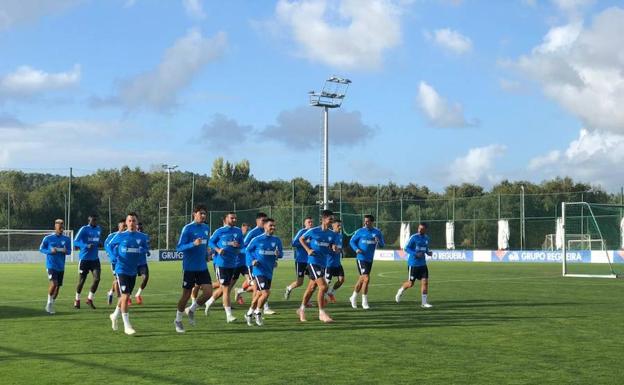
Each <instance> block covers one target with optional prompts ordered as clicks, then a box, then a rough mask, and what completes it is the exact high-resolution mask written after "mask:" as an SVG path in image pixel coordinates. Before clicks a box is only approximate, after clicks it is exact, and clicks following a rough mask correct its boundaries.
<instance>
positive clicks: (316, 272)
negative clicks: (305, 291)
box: [308, 263, 325, 280]
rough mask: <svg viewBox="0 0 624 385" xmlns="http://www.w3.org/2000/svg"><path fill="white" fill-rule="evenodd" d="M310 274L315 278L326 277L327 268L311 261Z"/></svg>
mask: <svg viewBox="0 0 624 385" xmlns="http://www.w3.org/2000/svg"><path fill="white" fill-rule="evenodd" d="M308 275H309V276H310V279H313V280H317V279H319V278H323V277H325V268H324V267H323V266H321V265H316V264H313V263H310V264H308Z"/></svg>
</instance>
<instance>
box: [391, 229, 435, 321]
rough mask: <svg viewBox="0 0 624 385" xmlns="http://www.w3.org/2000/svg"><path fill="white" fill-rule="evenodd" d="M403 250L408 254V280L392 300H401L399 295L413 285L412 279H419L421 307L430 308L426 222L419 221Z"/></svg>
mask: <svg viewBox="0 0 624 385" xmlns="http://www.w3.org/2000/svg"><path fill="white" fill-rule="evenodd" d="M405 252H406V253H407V254H408V255H409V258H408V259H407V270H408V280H407V281H405V282H404V283H403V285H401V287H400V288H399V290H398V291H397V293H396V295H395V296H394V300H395V301H396V302H397V303H399V302H401V296H402V295H403V292H404V291H405V290H407V289H409V288H410V287H412V286H414V281H415V280H419V281H420V293H421V299H422V301H421V305H420V306H421V307H423V308H426V309H428V308H430V307H433V305H431V304H430V303H429V302H427V293H428V292H429V269H428V268H427V260H426V258H427V255H429V256H431V255H433V253H432V252H431V250H430V249H429V236H428V235H427V224H426V223H421V224H419V225H418V232H417V233H416V234H414V235H412V236H411V237H410V239H409V241H408V242H407V245H405Z"/></svg>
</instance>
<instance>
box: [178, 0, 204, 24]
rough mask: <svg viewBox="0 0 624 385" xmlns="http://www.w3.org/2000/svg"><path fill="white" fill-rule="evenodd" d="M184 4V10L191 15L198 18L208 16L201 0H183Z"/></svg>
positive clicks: (201, 18)
mask: <svg viewBox="0 0 624 385" xmlns="http://www.w3.org/2000/svg"><path fill="white" fill-rule="evenodd" d="M182 5H184V10H185V11H186V14H187V15H189V17H191V18H193V19H197V20H203V19H205V18H206V12H204V6H203V5H202V2H201V0H182Z"/></svg>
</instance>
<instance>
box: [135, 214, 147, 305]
mask: <svg viewBox="0 0 624 385" xmlns="http://www.w3.org/2000/svg"><path fill="white" fill-rule="evenodd" d="M137 231H138V232H140V233H142V232H143V223H139V224H138V226H137ZM148 256H149V252H148V253H146V254H144V255H142V256H141V259H140V260H139V266H137V276H140V277H142V280H141V286H139V290H137V292H136V294H135V295H134V298H135V299H136V303H137V304H138V305H142V304H143V297H142V296H141V294H142V293H143V290H145V288H146V287H147V282H149V267H148V266H147V257H148Z"/></svg>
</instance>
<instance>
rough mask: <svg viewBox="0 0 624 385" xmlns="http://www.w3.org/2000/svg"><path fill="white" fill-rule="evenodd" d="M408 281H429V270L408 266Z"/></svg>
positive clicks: (422, 267)
mask: <svg viewBox="0 0 624 385" xmlns="http://www.w3.org/2000/svg"><path fill="white" fill-rule="evenodd" d="M407 271H408V272H407V274H408V277H407V278H408V279H409V280H410V281H412V282H414V281H415V280H419V281H420V280H421V279H428V278H429V269H428V268H427V265H425V266H408V268H407Z"/></svg>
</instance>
